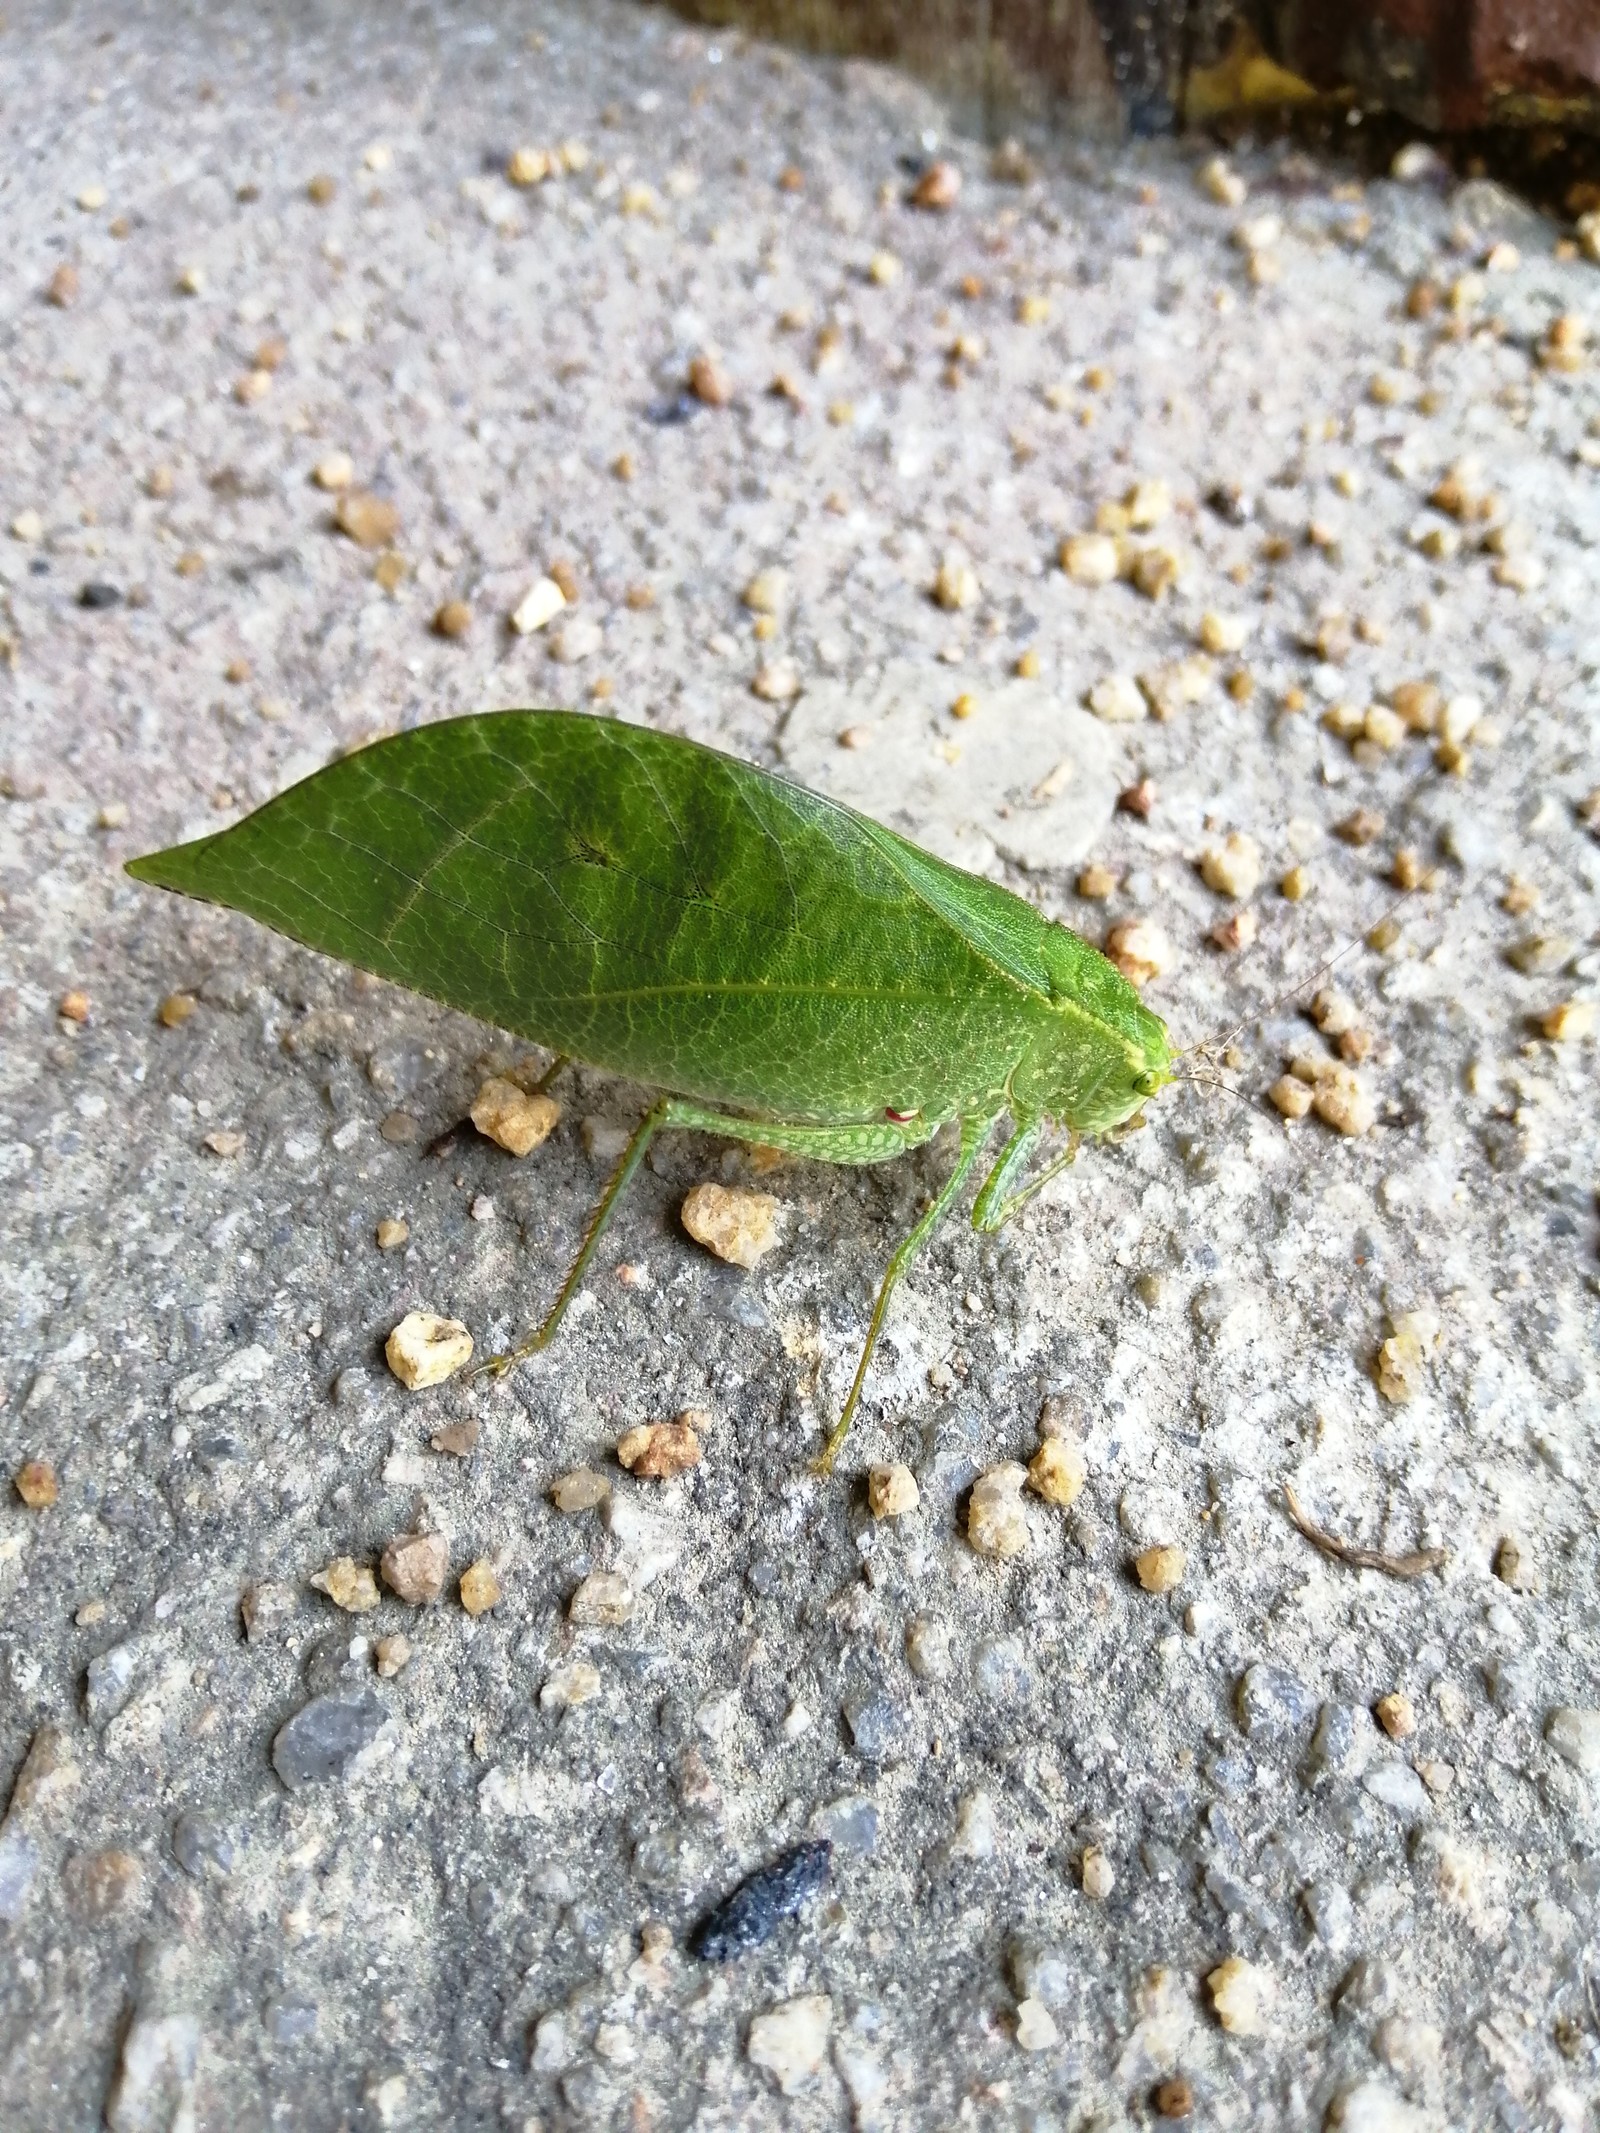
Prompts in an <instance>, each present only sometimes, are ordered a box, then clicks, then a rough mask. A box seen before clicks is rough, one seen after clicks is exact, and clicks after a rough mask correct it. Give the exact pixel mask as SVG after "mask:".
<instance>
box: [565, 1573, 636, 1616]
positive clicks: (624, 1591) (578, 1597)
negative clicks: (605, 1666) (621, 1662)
mask: <svg viewBox="0 0 1600 2133" xmlns="http://www.w3.org/2000/svg"><path fill="white" fill-rule="evenodd" d="M637 1604H638V1603H637V1601H636V1599H635V1596H634V1590H633V1584H632V1581H631V1580H630V1579H629V1578H626V1577H624V1576H623V1574H622V1573H621V1572H620V1571H618V1570H591V1571H590V1572H589V1575H588V1576H587V1577H586V1578H585V1579H584V1581H583V1583H582V1584H581V1585H580V1586H579V1587H578V1589H577V1591H576V1592H575V1593H574V1594H573V1595H572V1598H571V1599H570V1600H569V1601H568V1602H567V1619H568V1621H569V1622H579V1623H583V1624H586V1625H588V1626H589V1627H590V1628H594V1629H620V1628H621V1627H622V1625H623V1624H624V1623H625V1622H631V1621H632V1620H633V1612H634V1608H635V1606H636V1605H637Z"/></svg>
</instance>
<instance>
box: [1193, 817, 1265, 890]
mask: <svg viewBox="0 0 1600 2133" xmlns="http://www.w3.org/2000/svg"><path fill="white" fill-rule="evenodd" d="M1261 872H1262V866H1261V847H1260V845H1258V844H1257V843H1256V841H1255V839H1254V838H1253V837H1247V836H1246V835H1245V834H1244V832H1243V831H1242V830H1231V831H1230V832H1229V834H1228V835H1227V836H1226V837H1225V838H1224V839H1223V841H1222V843H1221V844H1212V845H1208V846H1207V847H1206V849H1205V850H1204V851H1203V852H1202V853H1201V855H1200V878H1201V880H1202V881H1203V882H1204V883H1205V885H1206V887H1207V888H1208V889H1214V890H1215V891H1216V893H1217V894H1218V895H1219V896H1233V897H1237V898H1238V899H1239V901H1240V902H1241V903H1243V902H1247V901H1248V900H1249V898H1250V897H1252V896H1254V894H1255V893H1256V890H1257V889H1258V888H1260V886H1261Z"/></svg>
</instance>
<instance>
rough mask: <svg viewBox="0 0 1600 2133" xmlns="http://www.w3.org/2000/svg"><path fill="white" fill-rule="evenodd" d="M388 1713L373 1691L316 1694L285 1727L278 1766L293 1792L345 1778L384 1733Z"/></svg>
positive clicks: (275, 1754) (278, 1741)
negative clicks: (365, 1749) (352, 1766)
mask: <svg viewBox="0 0 1600 2133" xmlns="http://www.w3.org/2000/svg"><path fill="white" fill-rule="evenodd" d="M387 1716H388V1712H387V1709H386V1708H385V1706H384V1705H383V1704H382V1703H381V1702H380V1701H379V1699H378V1698H377V1697H376V1696H374V1695H373V1694H372V1693H371V1691H370V1690H365V1689H362V1690H354V1691H351V1690H333V1691H330V1693H329V1694H327V1695H325V1696H313V1697H312V1699H311V1701H310V1702H309V1703H307V1704H304V1705H302V1706H301V1708H300V1709H299V1710H298V1711H296V1712H295V1714H294V1716H293V1717H292V1718H290V1719H289V1720H287V1721H286V1722H285V1724H283V1725H282V1726H280V1727H279V1729H278V1733H277V1737H276V1738H275V1739H274V1741H273V1743H272V1767H273V1769H274V1770H276V1771H277V1773H278V1775H279V1777H280V1778H282V1780H283V1782H284V1784H285V1785H287V1786H288V1787H289V1789H290V1791H291V1792H298V1791H299V1790H300V1788H301V1787H302V1786H304V1785H315V1784H320V1783H323V1782H325V1781H326V1780H327V1779H329V1778H342V1777H343V1776H344V1775H345V1774H346V1772H347V1771H348V1770H349V1768H350V1765H351V1764H352V1763H353V1762H354V1761H355V1759H356V1757H357V1756H358V1755H359V1754H360V1753H361V1751H362V1749H363V1748H368V1747H370V1746H371V1745H372V1743H373V1741H375V1740H376V1739H377V1737H378V1734H379V1733H380V1732H381V1731H382V1729H383V1724H384V1720H385V1719H386V1718H387Z"/></svg>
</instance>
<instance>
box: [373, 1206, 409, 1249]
mask: <svg viewBox="0 0 1600 2133" xmlns="http://www.w3.org/2000/svg"><path fill="white" fill-rule="evenodd" d="M373 1235H374V1237H375V1238H376V1240H377V1246H378V1249H379V1251H380V1252H397V1251H398V1250H399V1249H400V1247H401V1245H402V1244H404V1243H405V1242H406V1240H407V1239H408V1238H409V1237H410V1235H411V1225H410V1223H409V1222H407V1221H406V1220H405V1218H404V1216H402V1215H385V1216H384V1218H383V1220H382V1221H381V1222H380V1223H379V1224H378V1227H377V1229H376V1230H375V1231H374V1232H373Z"/></svg>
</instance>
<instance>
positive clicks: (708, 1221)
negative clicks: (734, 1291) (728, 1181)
mask: <svg viewBox="0 0 1600 2133" xmlns="http://www.w3.org/2000/svg"><path fill="white" fill-rule="evenodd" d="M679 1219H680V1220H681V1222H682V1223H683V1226H684V1228H685V1229H686V1230H687V1231H688V1232H689V1235H690V1236H691V1237H693V1238H694V1240H695V1242H696V1243H697V1244H703V1245H704V1246H705V1248H706V1250H707V1251H709V1252H714V1253H715V1254H716V1256H717V1258H719V1259H725V1260H727V1262H728V1263H729V1264H730V1265H731V1266H740V1267H745V1268H750V1267H754V1266H758V1265H759V1264H760V1262H761V1261H762V1260H763V1259H764V1258H765V1257H766V1255H767V1253H768V1252H770V1251H771V1250H772V1249H773V1247H774V1246H775V1245H776V1244H777V1242H778V1203H777V1201H776V1200H775V1199H774V1198H773V1197H772V1195H771V1194H770V1193H766V1192H749V1191H747V1190H745V1189H744V1188H743V1187H738V1186H726V1185H709V1184H708V1185H696V1186H694V1187H692V1188H691V1190H690V1191H689V1192H688V1194H687V1195H686V1196H685V1198H684V1202H683V1206H682V1207H681V1209H680V1210H679Z"/></svg>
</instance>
